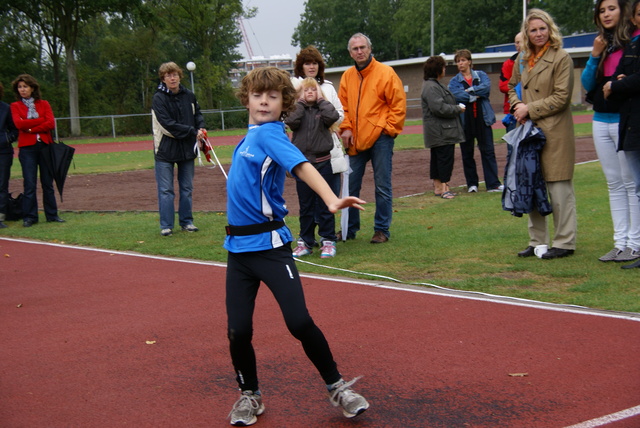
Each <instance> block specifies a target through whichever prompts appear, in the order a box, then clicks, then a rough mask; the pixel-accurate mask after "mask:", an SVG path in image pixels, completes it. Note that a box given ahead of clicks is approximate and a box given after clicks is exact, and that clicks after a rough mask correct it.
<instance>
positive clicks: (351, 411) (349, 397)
mask: <svg viewBox="0 0 640 428" xmlns="http://www.w3.org/2000/svg"><path fill="white" fill-rule="evenodd" d="M358 379H360V377H357V378H354V379H352V380H350V381H349V382H346V381H345V380H344V379H340V381H338V382H336V383H335V384H333V385H332V388H331V389H329V401H331V404H333V405H334V406H335V407H341V408H342V414H343V415H344V416H345V417H347V418H355V417H356V416H358V415H359V414H361V413H362V412H364V411H365V410H367V409H368V408H369V402H367V400H365V398H364V397H363V396H362V395H360V394H358V393H357V392H355V391H354V390H353V389H351V385H353V384H354V383H356V381H357V380H358Z"/></svg>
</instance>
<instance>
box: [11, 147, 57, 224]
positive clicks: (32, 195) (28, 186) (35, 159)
mask: <svg viewBox="0 0 640 428" xmlns="http://www.w3.org/2000/svg"><path fill="white" fill-rule="evenodd" d="M44 147H45V143H43V142H41V141H39V142H37V143H36V144H34V145H33V146H25V147H20V152H19V153H18V159H19V160H20V164H21V165H22V177H23V180H24V191H23V193H24V197H23V198H22V212H23V213H24V220H30V221H32V222H33V223H37V222H38V199H37V197H36V189H37V187H38V169H39V170H40V185H41V186H42V203H43V205H44V214H45V217H46V218H47V220H53V219H54V218H56V217H57V216H58V205H57V204H56V195H55V193H54V190H53V176H52V175H51V172H50V171H49V168H48V167H47V165H46V164H45V162H44V154H43V153H42V149H44Z"/></svg>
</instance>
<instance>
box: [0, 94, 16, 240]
mask: <svg viewBox="0 0 640 428" xmlns="http://www.w3.org/2000/svg"><path fill="white" fill-rule="evenodd" d="M3 96H4V87H3V86H2V84H1V83H0V100H1V99H2V97H3ZM17 138H18V129H17V128H16V126H15V125H14V124H13V119H12V118H11V111H10V109H9V104H7V103H5V102H2V101H0V229H3V228H5V227H7V225H6V224H4V220H5V218H6V215H7V204H8V202H9V178H10V176H11V165H12V164H13V147H12V146H11V143H13V142H14V141H16V139H17Z"/></svg>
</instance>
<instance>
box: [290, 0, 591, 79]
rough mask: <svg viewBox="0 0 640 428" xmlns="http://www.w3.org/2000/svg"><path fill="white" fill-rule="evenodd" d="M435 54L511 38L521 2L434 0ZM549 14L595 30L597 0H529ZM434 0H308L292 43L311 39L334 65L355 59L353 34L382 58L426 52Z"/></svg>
mask: <svg viewBox="0 0 640 428" xmlns="http://www.w3.org/2000/svg"><path fill="white" fill-rule="evenodd" d="M433 1H434V8H435V14H434V15H435V16H434V17H433V22H434V33H435V34H434V48H435V53H436V54H437V53H440V52H444V53H453V52H454V51H455V50H457V49H462V48H466V49H470V50H471V51H472V52H482V51H483V50H484V48H485V46H488V45H493V44H502V43H511V42H512V41H513V37H514V36H515V34H516V33H518V32H519V31H520V27H521V24H522V3H521V2H520V3H519V2H514V1H513V0H458V1H455V2H453V1H448V0H433ZM529 7H530V8H531V7H540V8H542V9H545V10H547V11H548V12H549V13H551V15H552V16H554V17H555V18H556V22H557V23H558V25H559V26H560V27H561V29H562V32H563V34H565V35H568V34H572V33H574V32H580V31H592V28H593V24H592V23H591V19H592V18H591V16H592V13H593V12H592V11H593V0H563V1H561V2H558V1H551V0H531V1H530V2H529ZM431 21H432V20H431V1H430V0H308V1H307V2H306V4H305V10H304V13H303V15H302V20H301V21H300V23H299V24H298V26H297V27H296V30H295V32H294V34H293V37H292V44H294V45H297V46H300V47H303V46H307V45H309V44H313V45H315V46H316V47H318V49H319V50H320V52H321V53H322V54H323V56H324V57H325V59H326V60H327V63H328V64H329V65H331V66H339V65H347V64H351V63H352V61H351V58H350V57H349V55H348V52H347V50H346V42H347V40H348V39H349V37H350V36H351V35H352V34H353V33H355V32H357V31H360V32H363V33H365V34H367V35H368V36H369V37H370V38H371V41H372V44H373V53H374V56H375V57H376V58H377V59H378V60H381V61H388V60H393V59H401V58H409V57H414V56H417V55H421V54H422V55H425V54H427V53H429V52H430V50H431V49H430V45H431V34H430V33H431V31H430V28H431Z"/></svg>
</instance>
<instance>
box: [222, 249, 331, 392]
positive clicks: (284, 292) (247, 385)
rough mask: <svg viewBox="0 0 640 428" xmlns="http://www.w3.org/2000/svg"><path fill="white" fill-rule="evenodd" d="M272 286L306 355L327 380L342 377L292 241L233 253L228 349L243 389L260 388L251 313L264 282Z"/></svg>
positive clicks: (230, 257) (229, 268)
mask: <svg viewBox="0 0 640 428" xmlns="http://www.w3.org/2000/svg"><path fill="white" fill-rule="evenodd" d="M261 281H262V282H264V283H265V284H266V285H267V287H269V289H270V290H271V292H272V293H273V295H274V297H275V298H276V301H277V302H278V305H279V306H280V310H281V311H282V315H283V316H284V320H285V323H286V325H287V328H288V329H289V332H291V334H292V335H293V336H294V337H295V338H296V339H298V340H299V341H300V342H301V343H302V347H303V349H304V351H305V353H306V354H307V357H308V358H309V359H310V360H311V362H312V363H313V364H314V365H315V367H316V369H318V371H319V372H320V375H321V376H322V379H323V380H324V382H325V383H326V384H332V383H335V382H337V381H338V380H340V377H341V376H340V373H339V372H338V368H337V365H336V363H335V361H334V360H333V355H332V354H331V350H330V349H329V344H328V343H327V340H326V339H325V337H324V334H322V331H320V329H319V328H318V327H317V326H316V325H315V323H314V322H313V319H312V318H311V316H310V315H309V311H308V310H307V305H306V303H305V300H304V293H303V291H302V283H301V282H300V275H299V274H298V269H297V268H296V265H295V261H294V260H293V257H292V255H291V245H290V244H288V245H285V246H283V247H280V248H276V249H273V250H266V251H256V252H249V253H229V255H228V263H227V298H226V304H227V318H228V331H227V335H228V337H229V349H230V351H231V360H232V362H233V367H234V369H235V371H236V375H237V378H236V379H237V381H238V385H239V387H240V389H241V390H243V391H246V390H251V391H256V390H258V373H257V368H256V355H255V352H254V349H253V345H252V344H251V339H252V337H253V312H254V309H255V301H256V296H257V294H258V288H259V287H260V282H261Z"/></svg>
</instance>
